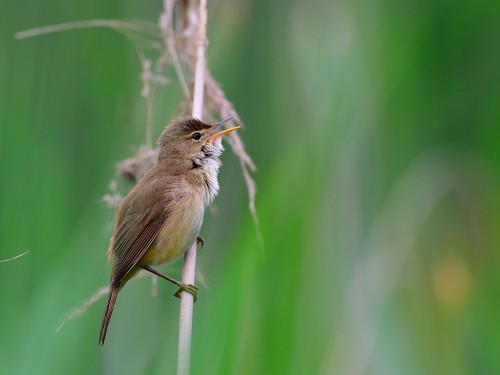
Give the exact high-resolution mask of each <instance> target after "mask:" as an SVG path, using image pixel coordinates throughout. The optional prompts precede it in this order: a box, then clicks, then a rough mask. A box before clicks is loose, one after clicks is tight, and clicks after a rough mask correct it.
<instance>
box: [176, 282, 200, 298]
mask: <svg viewBox="0 0 500 375" xmlns="http://www.w3.org/2000/svg"><path fill="white" fill-rule="evenodd" d="M182 292H188V293H190V294H192V295H193V298H194V302H196V300H197V298H198V287H197V286H196V285H193V284H184V283H179V290H178V291H177V292H175V294H174V296H176V297H177V298H181V294H182Z"/></svg>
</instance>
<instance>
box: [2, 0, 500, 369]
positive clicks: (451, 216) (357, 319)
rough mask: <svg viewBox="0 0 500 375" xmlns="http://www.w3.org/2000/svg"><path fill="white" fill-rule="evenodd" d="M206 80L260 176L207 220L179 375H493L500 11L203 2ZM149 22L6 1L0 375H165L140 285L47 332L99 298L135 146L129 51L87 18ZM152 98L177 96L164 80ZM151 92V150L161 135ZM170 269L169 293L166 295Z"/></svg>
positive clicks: (224, 175) (229, 166) (165, 107)
mask: <svg viewBox="0 0 500 375" xmlns="http://www.w3.org/2000/svg"><path fill="white" fill-rule="evenodd" d="M209 4H210V13H209V36H210V46H209V51H208V54H209V64H210V66H211V69H212V71H213V73H214V75H215V77H216V78H217V79H218V80H219V81H220V82H221V83H222V86H223V87H224V89H225V91H226V94H227V96H228V98H229V99H230V100H231V101H232V102H233V103H234V105H235V107H236V109H237V110H238V111H239V113H240V115H241V117H242V119H243V120H244V122H245V124H246V128H245V129H244V130H242V131H241V133H240V134H241V135H242V137H243V139H244V141H245V143H246V146H247V148H248V150H249V152H250V154H251V155H252V156H253V157H254V160H255V162H256V164H257V165H258V167H259V170H258V172H257V173H256V174H255V178H256V180H257V184H258V189H259V193H258V198H257V208H258V211H259V214H260V222H261V226H262V232H263V237H264V244H265V251H264V255H263V254H262V253H261V252H260V251H259V248H258V244H257V240H256V236H255V232H254V228H253V225H252V220H251V217H250V216H249V214H248V210H247V197H246V191H245V186H244V183H243V179H242V176H241V173H240V171H239V165H238V162H237V160H236V158H235V156H234V155H233V154H232V153H231V152H230V151H229V150H228V151H227V152H226V153H225V154H224V155H223V161H224V167H223V168H222V170H221V187H222V188H221V194H220V196H219V198H218V199H217V200H216V203H215V206H216V208H217V210H214V211H213V212H211V213H209V214H207V217H206V222H205V224H204V228H203V230H202V234H203V236H204V238H205V247H204V248H203V250H201V251H200V253H199V268H200V269H201V270H202V273H203V275H204V276H205V278H206V281H207V284H208V286H207V287H205V288H202V290H201V293H200V298H199V301H198V302H197V303H196V305H195V321H194V337H193V351H192V372H193V374H493V373H500V356H498V351H499V350H500V329H499V328H498V327H499V325H498V322H497V320H498V317H499V316H500V303H499V302H498V298H497V297H498V293H499V292H500V288H499V285H500V282H499V281H500V276H499V275H500V274H499V261H500V255H499V252H498V248H499V245H500V231H498V227H499V225H500V215H499V214H500V198H499V197H500V196H499V193H498V192H499V191H500V144H499V140H500V126H499V121H500V105H499V103H500V69H499V68H498V65H499V64H498V62H499V61H500V48H499V46H498V42H499V40H500V22H499V20H500V19H499V14H500V3H498V2H489V1H478V2H466V1H458V2H450V1H440V2H429V1H428V2H416V1H410V2H393V1H375V2H369V1H355V2H350V1H342V0H340V1H327V0H313V1H309V2H301V1H298V0H293V1H238V2H231V1H221V0H214V1H209ZM160 9H161V2H160V1H155V2H153V1H150V2H139V1H132V0H124V1H119V2H118V1H116V2H105V1H97V0H89V1H86V2H67V1H57V0H49V1H34V0H28V1H24V2H22V3H19V2H16V1H14V0H5V1H3V3H2V5H1V11H0V83H1V86H2V90H0V171H1V174H0V259H6V258H10V257H12V256H15V255H17V254H19V253H22V252H24V251H27V250H29V251H30V252H29V254H27V255H25V256H24V257H22V258H20V259H16V260H14V261H12V262H8V263H2V264H0V298H1V307H0V314H1V315H0V316H1V319H0V333H1V339H0V369H1V373H4V374H101V373H106V374H140V373H142V374H160V373H174V371H175V366H176V343H177V322H178V300H177V299H175V298H173V297H172V293H173V292H174V288H173V287H172V286H171V285H165V284H164V283H162V282H160V283H159V286H158V288H159V290H158V291H159V293H158V296H157V297H152V296H151V284H150V282H149V278H143V279H140V280H137V281H135V282H133V283H130V285H128V286H127V288H125V289H124V291H123V293H122V294H121V295H120V298H119V299H118V304H117V309H116V310H115V315H114V317H113V321H112V323H111V326H110V331H109V336H108V341H107V344H106V346H105V347H104V348H99V347H98V346H97V337H98V330H99V326H100V320H101V314H102V310H103V301H102V300H101V301H99V302H97V303H96V304H95V305H93V306H91V307H90V308H89V309H88V311H87V312H86V313H85V314H84V315H83V316H81V317H80V318H78V319H76V320H72V321H70V322H68V323H67V324H66V325H65V326H64V328H63V329H62V330H61V331H60V332H59V333H57V334H56V333H55V327H56V324H57V323H58V321H59V320H60V319H61V318H62V317H63V316H64V314H65V313H66V312H67V311H69V310H71V309H72V308H73V307H75V306H78V305H80V304H81V303H82V302H83V301H84V300H85V299H87V298H88V297H89V296H90V295H92V294H93V293H95V292H96V291H97V290H98V289H99V288H100V287H102V286H104V285H106V284H107V282H108V277H109V276H108V274H109V268H107V267H106V259H105V251H106V247H107V242H108V239H109V237H110V234H111V223H112V216H113V213H112V212H111V211H110V210H108V209H106V208H105V207H104V204H103V203H102V202H101V196H102V195H104V194H105V193H107V191H108V190H107V189H108V187H107V185H108V183H109V181H111V180H112V179H113V178H115V177H114V176H115V170H114V164H115V163H116V162H117V161H118V160H121V159H124V158H127V157H128V156H130V154H131V153H132V152H133V151H134V149H135V148H136V147H137V146H139V145H140V144H141V143H142V142H144V127H145V122H146V106H145V103H144V100H143V99H142V98H141V97H140V90H141V81H140V70H141V67H140V64H139V62H138V59H137V56H136V54H135V51H134V48H133V46H132V44H131V43H130V42H129V41H127V39H126V38H124V37H123V36H122V35H120V34H118V33H116V32H114V31H111V30H108V29H86V30H74V31H67V32H63V33H56V34H51V35H45V36H40V37H37V38H32V39H26V40H20V41H17V40H14V33H15V32H16V31H20V30H25V29H29V28H33V27H39V26H45V25H50V24H57V23H62V22H70V21H79V20H88V19H97V18H99V19H104V18H109V19H131V18H134V19H145V20H150V21H153V22H155V21H156V20H157V17H158V14H159V11H160ZM170 78H172V79H174V77H173V76H171V77H170ZM178 98H179V87H178V86H177V85H176V84H173V85H170V86H168V87H167V88H165V89H162V91H161V92H160V94H159V96H158V98H157V101H156V106H155V108H156V111H155V117H154V126H155V135H157V134H158V133H159V132H160V131H161V129H162V127H163V126H164V125H165V124H166V123H167V122H168V121H169V119H170V118H171V117H173V116H175V115H176V114H177V112H176V111H177V103H178ZM180 268H181V264H180V262H178V263H176V264H174V265H171V266H168V267H167V268H166V269H165V270H166V272H168V273H169V274H171V275H172V276H177V277H178V276H179V273H180Z"/></svg>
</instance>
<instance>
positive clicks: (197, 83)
mask: <svg viewBox="0 0 500 375" xmlns="http://www.w3.org/2000/svg"><path fill="white" fill-rule="evenodd" d="M198 16H199V21H198V43H197V46H196V66H195V76H194V90H193V111H192V115H193V117H196V118H200V119H201V117H202V113H203V90H204V87H205V46H206V32H207V1H206V0H200V3H199V11H198ZM195 272H196V242H195V243H193V245H192V246H191V248H190V249H189V250H188V251H187V253H186V255H185V256H184V268H183V271H182V282H183V283H185V284H194V282H195ZM193 303H194V297H193V295H192V294H190V293H187V292H182V293H181V303H180V317H179V343H178V354H177V375H188V374H189V369H190V357H191V334H192V329H193Z"/></svg>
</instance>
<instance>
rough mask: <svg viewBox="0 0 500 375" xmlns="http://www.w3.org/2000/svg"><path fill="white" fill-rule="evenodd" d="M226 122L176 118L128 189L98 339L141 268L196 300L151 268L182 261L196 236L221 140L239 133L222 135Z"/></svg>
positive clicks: (213, 184) (111, 252)
mask: <svg viewBox="0 0 500 375" xmlns="http://www.w3.org/2000/svg"><path fill="white" fill-rule="evenodd" d="M230 120H232V118H228V119H226V120H223V121H220V122H218V123H215V124H207V123H204V122H203V121H201V120H199V119H197V118H194V117H179V118H176V119H174V120H173V121H172V122H171V123H170V124H168V125H167V126H166V127H165V129H164V130H163V131H162V133H161V135H160V137H159V138H158V141H157V149H158V159H157V161H156V163H155V164H154V165H153V166H152V167H151V168H150V169H149V170H148V171H147V172H146V173H145V175H144V176H143V177H142V178H141V179H140V180H139V181H138V182H137V184H136V185H135V186H134V187H133V188H132V189H131V190H130V192H129V193H128V194H127V195H126V197H125V198H124V199H123V201H122V202H121V204H120V206H119V208H118V211H117V213H116V217H115V224H114V230H113V235H112V236H111V239H110V243H109V247H108V251H107V255H108V259H109V261H111V262H112V268H111V277H110V286H109V294H108V299H107V303H106V308H105V311H104V316H103V319H102V325H101V331H100V334H99V345H101V346H102V345H104V342H105V340H106V333H107V330H108V326H109V323H110V320H111V316H112V314H113V309H114V306H115V303H116V299H117V296H118V293H119V292H120V290H121V289H122V288H123V287H124V286H125V284H126V283H127V282H128V281H129V280H130V279H131V278H132V277H133V276H135V275H136V274H137V272H139V271H140V270H141V269H144V270H146V271H149V272H151V273H153V274H155V275H157V276H159V277H161V278H163V279H165V280H168V281H170V282H172V283H174V284H175V285H177V286H178V287H179V290H178V291H177V293H176V296H179V295H180V292H182V291H187V292H189V293H191V294H193V296H195V297H196V293H197V289H198V288H197V287H196V286H195V285H190V284H189V285H186V284H184V283H181V282H179V281H177V280H174V279H172V278H171V277H169V276H166V275H163V274H162V273H160V272H159V271H157V270H156V269H155V268H153V266H155V265H160V264H165V263H170V262H172V261H174V260H176V259H178V258H179V257H181V256H182V255H183V254H184V253H185V252H186V251H187V250H188V249H189V248H190V247H191V245H192V244H193V243H194V242H195V241H197V242H203V240H202V239H201V237H199V233H200V229H201V225H202V222H203V217H204V212H205V209H206V207H207V206H208V205H209V204H210V203H211V202H212V201H213V200H214V198H215V197H216V196H217V194H218V192H219V183H218V180H217V174H218V171H219V167H220V161H219V159H218V157H219V156H220V155H221V154H222V152H223V150H224V148H223V146H222V143H221V139H222V136H223V135H225V134H227V133H229V132H232V131H234V130H236V129H238V128H239V126H235V127H232V128H229V129H225V130H220V128H221V125H222V124H224V123H226V122H228V121H230Z"/></svg>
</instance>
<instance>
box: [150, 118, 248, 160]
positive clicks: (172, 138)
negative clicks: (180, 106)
mask: <svg viewBox="0 0 500 375" xmlns="http://www.w3.org/2000/svg"><path fill="white" fill-rule="evenodd" d="M230 120H232V118H228V119H226V120H224V121H221V122H218V123H216V124H206V123H204V122H203V121H201V120H198V119H196V118H194V117H181V118H178V119H175V120H174V121H172V122H171V123H170V124H169V125H168V126H167V127H166V128H165V130H163V132H162V134H161V135H160V138H158V150H159V156H158V160H159V161H162V160H168V159H170V160H172V159H177V160H179V161H180V160H187V159H189V160H191V161H192V162H193V166H195V167H196V166H199V165H201V164H202V162H203V160H205V159H207V158H216V157H218V156H220V154H221V153H222V151H223V150H224V148H223V147H222V144H221V137H222V136H223V135H224V134H227V133H230V132H232V131H233V130H236V129H238V128H239V126H235V127H233V128H229V129H225V130H220V127H221V125H222V124H224V123H226V122H228V121H230Z"/></svg>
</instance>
